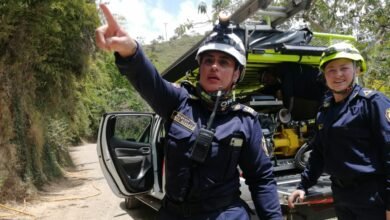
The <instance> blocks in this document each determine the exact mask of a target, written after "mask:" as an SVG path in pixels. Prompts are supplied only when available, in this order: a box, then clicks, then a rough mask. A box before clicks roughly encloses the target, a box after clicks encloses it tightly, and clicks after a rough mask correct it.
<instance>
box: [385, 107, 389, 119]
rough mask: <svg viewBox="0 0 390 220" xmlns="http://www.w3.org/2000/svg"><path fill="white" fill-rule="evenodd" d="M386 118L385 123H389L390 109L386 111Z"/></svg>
mask: <svg viewBox="0 0 390 220" xmlns="http://www.w3.org/2000/svg"><path fill="white" fill-rule="evenodd" d="M385 115H386V118H387V121H388V122H390V108H388V109H386V114H385Z"/></svg>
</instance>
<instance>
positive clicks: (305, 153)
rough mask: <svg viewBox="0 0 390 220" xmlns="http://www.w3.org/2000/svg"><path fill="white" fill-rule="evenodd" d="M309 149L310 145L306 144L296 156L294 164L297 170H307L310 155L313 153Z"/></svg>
mask: <svg viewBox="0 0 390 220" xmlns="http://www.w3.org/2000/svg"><path fill="white" fill-rule="evenodd" d="M308 147H309V144H308V143H304V144H303V145H302V146H301V148H299V150H298V151H297V153H296V154H295V158H294V162H295V167H296V168H299V169H301V170H303V169H305V166H306V163H307V161H308V160H309V155H310V152H311V150H310V149H308Z"/></svg>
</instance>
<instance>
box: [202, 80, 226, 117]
mask: <svg viewBox="0 0 390 220" xmlns="http://www.w3.org/2000/svg"><path fill="white" fill-rule="evenodd" d="M196 91H197V93H198V95H199V97H200V99H201V100H202V101H203V102H204V103H205V104H206V105H207V107H209V108H210V109H212V108H213V107H214V105H215V102H216V100H217V98H218V91H219V90H217V91H215V92H206V90H204V89H203V87H202V86H201V85H200V83H199V82H197V83H196ZM221 91H222V95H221V96H220V101H219V103H218V106H217V111H225V110H226V109H227V108H228V107H230V106H231V105H232V104H233V99H232V97H233V96H232V92H231V91H232V90H231V89H229V90H221Z"/></svg>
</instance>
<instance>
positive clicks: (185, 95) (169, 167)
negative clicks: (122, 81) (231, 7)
mask: <svg viewBox="0 0 390 220" xmlns="http://www.w3.org/2000/svg"><path fill="white" fill-rule="evenodd" d="M115 55H116V64H117V66H118V68H119V70H120V72H121V73H122V74H123V75H125V76H126V77H127V78H128V79H129V81H130V82H131V83H132V85H133V86H134V87H135V89H136V90H137V91H138V92H139V93H140V95H141V96H142V97H143V98H144V99H145V100H146V101H147V102H148V103H149V105H150V106H151V107H152V108H153V110H154V111H155V112H156V113H157V114H159V115H160V116H161V117H163V118H164V119H166V120H167V121H168V122H170V123H168V126H167V127H166V130H167V137H166V141H167V145H166V149H165V157H166V158H165V159H166V160H165V168H166V186H165V189H166V195H167V197H168V198H169V199H171V200H174V201H178V202H202V201H203V202H207V201H208V200H209V199H212V198H218V197H221V198H224V197H226V196H227V195H235V194H237V196H238V195H239V194H240V192H239V187H240V182H239V175H240V174H239V170H238V169H237V166H238V165H239V166H240V168H241V169H242V171H243V175H244V177H245V179H246V184H247V185H248V186H249V189H250V192H251V195H252V199H253V202H254V204H255V207H256V211H257V213H258V215H259V217H260V218H261V219H281V218H282V215H281V209H280V204H279V199H278V194H277V190H276V182H275V180H274V176H273V173H272V163H271V161H270V159H269V157H268V156H267V155H266V153H265V152H264V150H263V149H262V147H261V140H262V133H261V127H260V124H259V120H258V119H257V116H256V112H254V111H253V110H252V109H251V108H249V107H246V106H243V105H235V106H233V107H232V108H230V109H229V110H227V111H224V112H219V113H217V114H216V117H215V120H214V122H213V126H212V128H213V129H215V135H214V138H213V142H212V146H211V149H210V152H209V155H208V158H207V159H206V161H205V162H204V164H200V165H198V167H197V168H196V169H191V167H192V165H193V164H194V162H193V161H192V160H191V159H190V158H189V156H190V147H191V146H192V145H193V143H194V141H195V138H196V135H197V134H198V131H199V128H201V126H205V125H206V124H207V121H208V119H209V117H210V114H211V111H210V110H209V109H208V108H206V107H205V106H204V105H203V104H202V103H201V101H200V100H199V99H197V98H196V97H194V96H193V95H194V94H192V93H191V91H190V90H191V89H188V88H185V87H181V86H176V85H174V84H171V83H169V82H167V81H166V80H164V79H162V77H161V76H160V75H159V73H158V72H157V70H156V69H155V68H154V66H153V65H152V64H151V63H150V61H149V60H148V59H147V58H146V57H145V55H144V53H143V51H142V50H141V49H140V48H138V50H137V52H136V54H135V55H134V56H132V57H129V58H126V59H124V58H122V57H120V56H119V55H118V54H115ZM174 112H175V113H174ZM173 113H174V114H173ZM195 180H196V181H195Z"/></svg>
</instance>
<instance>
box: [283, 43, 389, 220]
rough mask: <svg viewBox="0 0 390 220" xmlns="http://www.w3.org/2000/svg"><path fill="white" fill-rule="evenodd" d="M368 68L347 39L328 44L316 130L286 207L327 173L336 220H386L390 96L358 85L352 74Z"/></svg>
mask: <svg viewBox="0 0 390 220" xmlns="http://www.w3.org/2000/svg"><path fill="white" fill-rule="evenodd" d="M366 69H367V67H366V63H365V61H364V59H363V57H362V56H361V54H360V52H359V51H358V50H357V49H356V48H355V47H354V46H353V45H351V44H349V43H338V44H334V45H332V46H330V47H328V48H327V49H326V50H325V52H324V53H323V55H322V57H321V61H320V70H321V71H322V74H323V77H324V79H325V83H326V86H327V87H328V89H329V93H327V94H326V96H325V99H324V101H323V104H322V106H321V107H320V110H319V112H318V114H317V119H316V125H317V135H316V136H315V139H314V141H313V142H312V152H311V154H310V158H309V161H308V164H307V166H306V168H305V170H304V171H303V173H302V174H301V182H300V183H299V185H298V189H297V190H296V191H294V192H292V193H291V195H290V196H289V198H288V205H289V207H290V208H293V207H294V203H295V202H296V201H297V200H298V201H303V199H304V196H305V194H306V193H307V190H308V189H309V188H310V187H311V186H313V185H315V184H316V182H317V179H318V178H319V176H320V175H321V174H322V173H323V172H326V173H327V174H329V175H330V179H331V181H332V192H333V199H334V208H335V211H336V215H337V217H338V219H339V220H363V219H364V220H365V219H370V220H384V219H387V220H390V100H389V98H387V97H386V96H385V95H383V94H382V93H380V92H377V91H374V90H371V89H366V88H362V87H361V86H359V85H357V84H356V83H355V79H356V76H357V75H358V74H359V73H361V72H364V71H365V70H366Z"/></svg>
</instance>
